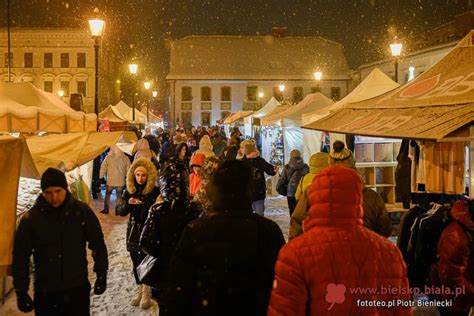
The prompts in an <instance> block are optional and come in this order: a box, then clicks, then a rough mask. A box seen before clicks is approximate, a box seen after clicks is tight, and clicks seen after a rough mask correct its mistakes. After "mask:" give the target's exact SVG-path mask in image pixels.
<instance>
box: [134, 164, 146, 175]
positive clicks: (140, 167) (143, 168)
mask: <svg viewBox="0 0 474 316" xmlns="http://www.w3.org/2000/svg"><path fill="white" fill-rule="evenodd" d="M138 171H141V172H143V173H146V174H148V170H147V169H146V168H145V166H138V167H136V168H135V170H133V174H136V173H137V172H138Z"/></svg>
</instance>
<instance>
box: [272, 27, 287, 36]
mask: <svg viewBox="0 0 474 316" xmlns="http://www.w3.org/2000/svg"><path fill="white" fill-rule="evenodd" d="M286 30H287V27H286V26H274V27H273V28H272V35H273V37H284V36H285V33H286Z"/></svg>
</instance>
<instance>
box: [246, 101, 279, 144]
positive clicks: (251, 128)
mask: <svg viewBox="0 0 474 316" xmlns="http://www.w3.org/2000/svg"><path fill="white" fill-rule="evenodd" d="M280 106H281V103H280V102H278V100H277V99H275V97H271V98H270V100H268V102H267V103H266V104H265V105H264V106H263V107H262V108H261V109H260V110H258V111H255V112H253V113H252V114H250V115H248V116H246V117H245V118H244V135H245V137H249V138H252V137H255V138H256V137H257V135H256V134H257V133H258V128H256V127H259V126H260V119H261V118H262V117H264V116H267V115H272V114H276V112H274V111H277V109H278V108H279V107H280ZM280 109H281V110H283V108H281V107H280Z"/></svg>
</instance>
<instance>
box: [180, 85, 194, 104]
mask: <svg viewBox="0 0 474 316" xmlns="http://www.w3.org/2000/svg"><path fill="white" fill-rule="evenodd" d="M192 100H193V88H191V87H181V101H192Z"/></svg>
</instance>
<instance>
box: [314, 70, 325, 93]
mask: <svg viewBox="0 0 474 316" xmlns="http://www.w3.org/2000/svg"><path fill="white" fill-rule="evenodd" d="M313 76H314V80H316V82H317V85H316V89H317V91H316V92H320V91H321V87H320V86H319V82H320V81H321V78H322V77H323V73H322V72H321V71H319V70H318V71H315V72H314V73H313Z"/></svg>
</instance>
